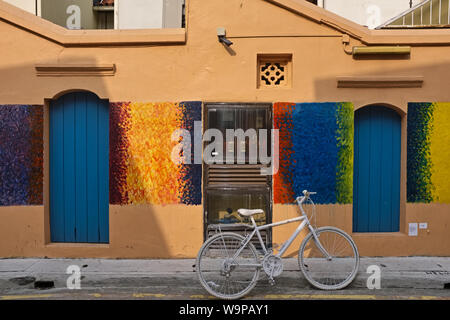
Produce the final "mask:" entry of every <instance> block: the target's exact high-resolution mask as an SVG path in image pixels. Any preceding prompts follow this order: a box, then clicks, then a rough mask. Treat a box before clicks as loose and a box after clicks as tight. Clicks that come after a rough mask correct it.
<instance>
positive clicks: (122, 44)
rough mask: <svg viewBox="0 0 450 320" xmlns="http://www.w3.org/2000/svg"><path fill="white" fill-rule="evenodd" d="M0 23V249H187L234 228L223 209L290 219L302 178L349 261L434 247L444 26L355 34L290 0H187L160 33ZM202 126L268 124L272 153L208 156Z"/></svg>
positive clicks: (430, 251)
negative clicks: (347, 239)
mask: <svg viewBox="0 0 450 320" xmlns="http://www.w3.org/2000/svg"><path fill="white" fill-rule="evenodd" d="M0 17H1V20H0V34H1V37H0V48H2V59H1V61H0V74H1V75H2V77H1V80H0V124H1V127H0V137H1V141H0V152H1V158H0V217H1V221H2V222H1V223H0V256H1V257H44V256H46V257H107V258H185V257H194V256H196V254H197V251H198V249H199V248H200V246H201V245H202V243H203V241H204V240H205V238H207V237H208V236H209V235H210V234H211V233H214V232H215V228H216V227H217V224H221V225H222V226H226V228H227V229H232V230H236V231H237V232H241V231H242V230H241V229H239V228H240V226H239V224H242V223H246V221H245V220H243V219H242V218H241V217H239V216H238V215H237V214H236V211H237V209H239V208H241V207H248V208H261V209H263V210H264V214H262V215H260V216H258V217H257V221H258V223H264V222H276V221H279V220H283V219H287V218H292V217H296V216H297V215H298V214H299V213H298V211H297V208H296V206H295V205H292V202H293V201H294V199H295V196H296V195H298V194H300V192H301V191H302V190H303V189H308V190H311V191H317V192H318V194H317V195H316V196H315V198H314V200H315V202H316V203H317V212H316V223H317V225H319V226H321V225H333V226H336V227H339V228H341V229H343V230H345V231H346V232H348V233H349V234H351V236H352V237H353V238H354V240H355V242H356V244H357V246H358V249H359V251H360V254H361V255H362V256H405V255H440V256H447V255H449V254H450V236H449V233H448V230H449V224H450V204H449V203H450V193H449V191H448V190H450V189H449V181H450V167H449V163H450V161H449V160H450V149H449V147H448V146H449V145H450V130H449V127H448V123H449V121H448V118H449V116H450V103H449V102H450V92H449V91H448V90H447V89H446V88H447V86H448V85H449V84H448V83H447V82H448V81H447V77H446V75H447V74H448V72H447V64H448V63H450V60H449V56H450V55H449V53H450V45H449V43H450V36H449V35H448V33H447V31H446V30H442V29H432V30H369V29H367V28H364V27H362V26H360V25H357V24H355V23H353V22H351V21H348V20H345V19H344V18H342V17H339V16H337V15H335V14H333V13H330V12H327V11H326V10H324V9H322V8H319V7H317V6H315V5H312V4H310V3H307V2H306V1H300V0H270V1H265V0H257V1H240V0H230V1H227V2H224V1H220V0H210V1H207V2H205V1H201V0H190V1H188V2H187V3H186V27H185V28H168V29H147V30H120V31H119V30H92V31H89V30H67V29H65V28H63V27H60V26H57V25H55V24H52V23H51V22H48V21H45V20H43V19H41V18H39V17H37V16H35V15H33V14H30V13H27V12H25V11H22V10H20V9H18V8H16V7H14V6H11V5H9V4H6V3H3V2H0ZM218 28H219V30H218ZM224 29H225V30H224ZM223 31H225V34H226V38H227V39H229V40H230V41H231V42H232V43H233V44H232V45H231V46H229V45H227V44H225V43H222V42H219V38H218V34H219V35H223ZM447 60H449V61H447ZM206 129H214V130H215V131H214V132H216V133H217V132H219V133H221V132H226V129H243V130H248V129H255V130H258V132H262V131H259V130H261V129H266V130H272V129H276V130H277V131H273V132H278V140H279V143H278V146H279V148H278V149H279V157H274V154H272V156H273V157H272V159H270V158H269V159H270V161H269V163H268V162H267V161H266V162H265V161H262V158H263V157H262V156H261V155H264V152H262V150H264V149H266V152H267V149H270V148H269V147H267V145H266V147H264V143H263V144H261V143H260V141H261V140H260V138H261V137H260V136H258V146H257V147H256V150H257V151H258V158H257V159H256V160H255V159H251V158H244V160H243V162H241V163H239V164H235V163H233V164H228V163H216V162H215V161H213V160H214V156H216V155H220V154H225V153H226V152H228V151H233V152H234V154H238V153H239V151H244V154H247V151H249V150H250V149H251V148H252V147H255V143H256V142H255V141H251V140H250V139H248V140H245V141H244V143H241V144H240V143H230V144H228V143H225V144H223V145H222V146H221V147H220V148H218V147H216V148H214V149H211V148H208V143H207V142H208V141H210V140H211V137H209V138H205V136H203V139H204V141H202V140H200V143H199V140H198V139H195V138H196V137H198V136H199V135H200V136H201V135H202V133H203V132H204V131H205V130H206ZM180 132H181V133H183V136H182V141H183V143H184V142H190V143H186V145H188V146H189V148H186V149H184V150H183V152H182V153H180V152H179V149H176V148H177V146H180V136H179V135H178V133H180ZM187 137H189V138H191V140H190V141H189V140H188V138H187ZM274 139H275V138H274ZM269 140H270V138H269ZM233 141H234V142H236V140H233ZM263 141H264V140H263ZM184 145H185V144H182V146H184ZM268 145H270V143H268ZM174 150H175V151H174ZM260 151H261V152H260ZM174 155H175V157H174ZM180 155H181V156H182V157H183V158H184V159H185V161H184V162H180V161H177V159H178V158H177V157H178V156H180ZM202 156H203V159H206V160H208V161H202ZM199 159H200V161H198V160H199ZM178 160H179V159H178ZM251 160H255V161H251ZM276 162H278V165H275V167H276V168H278V170H275V171H277V172H276V174H274V175H261V169H264V168H267V167H270V166H271V165H273V164H275V163H276ZM295 227H296V226H295V225H285V226H281V227H278V228H275V229H273V230H269V231H268V232H267V233H266V234H265V241H266V242H267V243H269V244H270V243H281V242H283V241H285V240H286V238H287V235H288V234H290V232H291V231H293V229H294V228H295ZM299 245H300V243H299V242H296V243H294V244H293V245H292V247H291V248H290V250H289V251H288V252H287V255H293V254H295V253H296V251H298V247H299Z"/></svg>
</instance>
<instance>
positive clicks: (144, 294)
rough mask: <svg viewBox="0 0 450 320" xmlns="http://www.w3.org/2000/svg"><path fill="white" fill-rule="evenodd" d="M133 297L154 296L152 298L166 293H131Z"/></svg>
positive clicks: (161, 296) (160, 296)
mask: <svg viewBox="0 0 450 320" xmlns="http://www.w3.org/2000/svg"><path fill="white" fill-rule="evenodd" d="M133 297H134V298H145V297H154V298H164V297H167V295H165V294H162V293H133Z"/></svg>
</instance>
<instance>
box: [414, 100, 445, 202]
mask: <svg viewBox="0 0 450 320" xmlns="http://www.w3.org/2000/svg"><path fill="white" fill-rule="evenodd" d="M407 131H408V138H407V187H406V189H407V201H408V202H425V203H430V202H440V203H450V103H441V102H435V103H430V102H426V103H409V104H408V129H407Z"/></svg>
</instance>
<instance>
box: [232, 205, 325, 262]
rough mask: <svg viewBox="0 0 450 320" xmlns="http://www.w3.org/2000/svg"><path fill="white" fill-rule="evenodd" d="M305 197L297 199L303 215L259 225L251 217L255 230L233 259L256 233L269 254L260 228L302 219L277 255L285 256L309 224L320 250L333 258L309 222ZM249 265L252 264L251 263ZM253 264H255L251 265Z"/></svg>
mask: <svg viewBox="0 0 450 320" xmlns="http://www.w3.org/2000/svg"><path fill="white" fill-rule="evenodd" d="M305 199H306V197H302V198H301V199H299V198H297V199H296V202H297V204H298V207H299V208H300V211H301V213H302V215H301V216H300V217H297V218H292V219H287V220H283V221H279V222H275V223H270V224H265V225H262V226H259V227H258V226H257V225H256V222H255V219H254V218H253V217H250V219H251V221H252V224H253V231H252V232H251V233H250V234H249V235H247V236H246V237H245V239H244V240H243V242H242V243H241V247H240V248H239V250H237V251H236V253H235V254H234V256H233V257H232V259H233V261H235V259H236V258H237V257H238V256H239V254H240V253H241V252H242V250H243V249H244V248H245V246H246V245H247V244H248V243H249V242H250V240H251V239H252V238H253V237H254V236H255V234H256V235H257V237H258V240H259V243H260V244H261V247H262V248H263V251H264V255H266V254H268V251H267V248H266V246H265V244H264V241H263V240H262V237H261V233H260V230H265V229H268V228H271V227H277V226H281V225H284V224H289V223H293V222H297V221H302V220H303V222H302V223H301V224H300V225H299V226H298V227H297V229H295V231H294V232H293V233H292V235H291V236H290V237H289V239H288V240H287V241H286V242H284V243H283V245H282V246H281V249H280V250H279V251H278V253H277V254H276V255H275V256H276V257H278V258H281V257H282V256H283V254H284V253H285V252H286V250H287V249H288V248H289V246H290V245H291V244H292V242H293V241H294V240H295V238H297V236H298V235H299V233H300V232H301V231H302V230H303V228H304V227H305V226H308V228H309V231H310V232H311V233H312V234H313V237H314V240H315V242H316V244H317V246H318V248H319V250H320V251H321V252H322V253H323V254H324V255H325V256H326V257H327V259H329V260H330V259H331V257H330V255H329V254H328V252H327V251H326V250H325V249H324V248H323V246H322V245H321V243H320V241H319V238H318V237H317V234H316V232H315V230H314V228H313V227H312V226H311V224H310V223H309V219H308V216H307V215H306V213H305V211H304V210H303V207H302V203H303V201H304V200H305ZM245 265H246V266H247V264H245ZM249 266H250V264H249ZM251 266H253V265H251ZM258 266H260V265H258Z"/></svg>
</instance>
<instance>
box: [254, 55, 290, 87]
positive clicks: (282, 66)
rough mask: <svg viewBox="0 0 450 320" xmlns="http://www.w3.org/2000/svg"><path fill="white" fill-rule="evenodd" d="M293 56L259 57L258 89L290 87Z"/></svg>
mask: <svg viewBox="0 0 450 320" xmlns="http://www.w3.org/2000/svg"><path fill="white" fill-rule="evenodd" d="M291 62H292V56H291V55H275V56H274V55H258V87H259V88H265V87H273V88H277V87H288V86H290V81H291V79H290V74H291V72H290V71H291V70H290V69H291Z"/></svg>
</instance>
